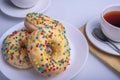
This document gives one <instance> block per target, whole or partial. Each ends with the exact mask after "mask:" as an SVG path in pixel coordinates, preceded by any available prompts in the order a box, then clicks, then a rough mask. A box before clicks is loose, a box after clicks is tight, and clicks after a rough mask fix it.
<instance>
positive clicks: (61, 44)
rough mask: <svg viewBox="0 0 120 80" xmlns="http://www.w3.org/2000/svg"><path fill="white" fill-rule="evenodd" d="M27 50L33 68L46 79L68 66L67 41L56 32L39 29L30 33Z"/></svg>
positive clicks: (68, 48)
mask: <svg viewBox="0 0 120 80" xmlns="http://www.w3.org/2000/svg"><path fill="white" fill-rule="evenodd" d="M42 31H44V32H42ZM27 48H28V51H29V53H28V55H29V57H30V60H31V63H32V64H33V66H34V68H35V69H36V70H37V71H38V72H39V73H41V74H43V75H46V76H48V77H50V76H55V75H57V74H59V73H60V72H63V71H65V70H66V68H67V66H68V65H69V64H70V46H69V43H68V39H67V38H66V35H65V34H64V33H60V32H59V31H58V30H52V29H47V30H46V28H43V27H41V30H36V31H34V32H32V34H31V35H30V36H29V38H28V46H27ZM50 52H51V53H50Z"/></svg>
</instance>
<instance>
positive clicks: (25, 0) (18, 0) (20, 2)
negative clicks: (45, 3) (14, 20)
mask: <svg viewBox="0 0 120 80" xmlns="http://www.w3.org/2000/svg"><path fill="white" fill-rule="evenodd" d="M10 1H11V2H12V3H13V4H14V5H15V6H17V7H19V8H31V7H33V6H35V5H36V4H37V2H38V1H39V0H10Z"/></svg>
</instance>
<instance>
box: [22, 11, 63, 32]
mask: <svg viewBox="0 0 120 80" xmlns="http://www.w3.org/2000/svg"><path fill="white" fill-rule="evenodd" d="M24 24H25V27H26V28H27V29H28V31H30V32H32V31H34V30H37V29H38V28H39V27H43V28H46V29H49V28H51V29H56V30H59V31H60V32H64V31H65V30H64V27H63V25H62V23H60V22H59V21H57V20H54V19H52V18H50V17H48V16H45V15H43V14H40V13H28V14H27V16H26V19H25V23H24Z"/></svg>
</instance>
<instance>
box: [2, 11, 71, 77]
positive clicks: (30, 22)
mask: <svg viewBox="0 0 120 80" xmlns="http://www.w3.org/2000/svg"><path fill="white" fill-rule="evenodd" d="M24 24H25V27H26V28H27V31H28V32H27V33H25V35H26V37H25V38H24V37H22V39H21V38H20V37H21V36H20V33H21V31H18V32H16V34H15V33H13V34H12V35H10V36H8V37H7V38H6V39H5V40H4V42H3V48H2V53H3V55H4V59H5V60H6V61H7V62H8V63H10V64H11V65H12V66H14V67H16V66H17V68H21V67H20V66H23V67H24V66H26V65H27V67H25V68H28V67H31V65H32V66H33V67H34V68H35V69H36V71H37V72H39V73H41V74H43V75H46V76H48V77H51V76H54V75H57V74H59V73H61V72H63V71H65V70H66V68H67V66H68V65H69V64H70V46H69V43H68V39H67V37H66V31H65V28H64V26H63V25H62V23H60V22H59V21H56V20H53V19H51V18H50V17H48V16H45V15H43V14H40V13H29V14H27V16H26V19H25V23H24ZM23 33H24V32H23ZM16 37H17V38H16ZM11 40H12V41H11ZM16 40H17V41H16ZM13 41H14V42H13ZM20 41H21V42H20ZM21 44H23V45H21ZM15 47H16V48H15ZM20 47H21V48H20ZM13 48H15V50H16V52H15V51H14V50H12V51H11V49H13ZM12 52H14V53H12ZM20 52H23V54H22V53H20ZM9 53H10V54H9ZM8 54H9V55H8ZM16 54H17V55H16ZM11 55H13V57H14V59H12V58H13V57H11ZM19 55H21V56H20V58H19V59H18V56H19ZM22 55H24V56H22ZM19 60H21V61H19ZM18 63H19V64H20V65H19V64H18ZM21 64H22V65H21Z"/></svg>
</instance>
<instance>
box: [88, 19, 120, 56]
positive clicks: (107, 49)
mask: <svg viewBox="0 0 120 80" xmlns="http://www.w3.org/2000/svg"><path fill="white" fill-rule="evenodd" d="M96 27H100V18H98V17H96V18H94V19H92V20H90V21H89V22H88V23H87V25H86V35H87V37H88V38H89V40H90V41H91V42H92V43H93V44H94V45H95V46H96V47H97V48H99V49H101V50H102V51H105V52H107V53H109V54H112V55H117V56H120V54H119V53H118V52H116V51H114V50H113V49H112V48H111V47H109V46H108V45H107V44H105V43H103V42H100V41H98V40H96V39H95V37H94V36H93V35H92V31H93V29H94V28H96ZM114 44H115V45H116V46H117V47H118V48H120V43H114Z"/></svg>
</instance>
